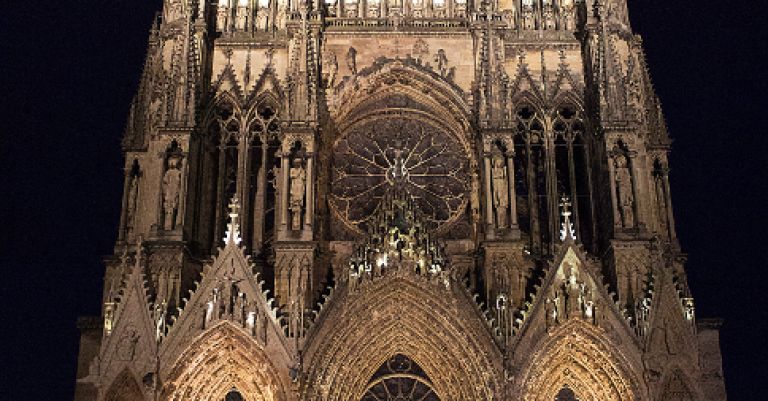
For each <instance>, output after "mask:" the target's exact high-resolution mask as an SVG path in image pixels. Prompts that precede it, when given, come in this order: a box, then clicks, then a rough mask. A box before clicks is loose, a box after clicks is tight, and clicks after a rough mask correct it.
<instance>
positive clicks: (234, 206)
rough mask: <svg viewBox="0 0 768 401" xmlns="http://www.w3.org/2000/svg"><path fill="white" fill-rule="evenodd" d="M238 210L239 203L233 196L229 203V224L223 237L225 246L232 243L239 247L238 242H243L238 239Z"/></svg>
mask: <svg viewBox="0 0 768 401" xmlns="http://www.w3.org/2000/svg"><path fill="white" fill-rule="evenodd" d="M239 210H240V201H239V200H238V199H237V195H235V196H233V197H232V201H231V202H230V203H229V223H227V232H226V234H225V236H224V243H225V244H229V243H230V242H234V243H235V245H240V241H242V240H243V239H242V238H240V223H239V219H238V218H239V216H240V214H239Z"/></svg>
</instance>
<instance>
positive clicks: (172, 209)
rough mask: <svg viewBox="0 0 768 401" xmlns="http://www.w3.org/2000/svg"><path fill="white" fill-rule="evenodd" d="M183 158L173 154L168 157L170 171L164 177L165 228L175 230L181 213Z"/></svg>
mask: <svg viewBox="0 0 768 401" xmlns="http://www.w3.org/2000/svg"><path fill="white" fill-rule="evenodd" d="M180 161H181V156H179V155H177V154H172V155H170V156H169V157H168V170H166V172H165V175H163V213H164V217H165V218H164V220H163V228H165V229H166V230H173V229H174V228H175V227H176V219H177V218H178V215H177V214H178V211H179V195H180V191H181V170H180V166H179V162H180Z"/></svg>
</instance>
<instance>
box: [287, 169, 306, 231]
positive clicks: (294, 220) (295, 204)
mask: <svg viewBox="0 0 768 401" xmlns="http://www.w3.org/2000/svg"><path fill="white" fill-rule="evenodd" d="M290 177H291V188H290V192H289V195H290V209H291V229H293V230H299V229H301V210H302V208H303V207H304V191H305V188H306V181H307V172H306V170H304V167H303V166H302V165H301V159H300V158H296V159H294V161H293V166H292V167H291V170H290Z"/></svg>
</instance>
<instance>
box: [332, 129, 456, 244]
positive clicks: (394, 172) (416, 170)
mask: <svg viewBox="0 0 768 401" xmlns="http://www.w3.org/2000/svg"><path fill="white" fill-rule="evenodd" d="M333 157H334V169H333V176H332V187H333V189H332V199H331V205H332V207H333V208H334V209H335V211H336V212H337V213H338V215H339V216H340V217H341V218H342V220H343V221H344V222H345V223H346V224H347V225H348V226H349V227H350V228H352V229H353V230H356V231H358V232H364V231H365V230H367V222H368V220H369V219H370V218H371V216H372V215H373V214H374V212H375V211H376V209H377V208H378V207H379V205H380V203H381V200H382V199H383V198H384V195H385V194H386V193H387V192H390V191H391V190H392V189H393V188H398V189H399V190H402V191H404V192H407V193H408V194H410V196H411V197H412V198H413V199H414V201H415V202H416V204H417V207H418V208H419V210H420V211H421V213H422V215H423V216H424V219H425V225H426V226H427V227H429V228H431V229H436V228H444V227H447V226H448V225H449V224H447V223H451V222H453V221H455V219H457V218H458V217H459V215H460V214H461V212H462V211H463V210H464V209H465V206H466V202H467V191H468V187H469V179H468V174H467V170H468V156H467V154H466V151H465V150H464V149H463V147H462V146H461V145H460V144H459V143H458V142H457V141H456V140H455V139H454V138H453V137H452V136H451V135H450V134H448V133H446V132H445V131H444V130H441V129H440V128H438V127H435V126H433V125H431V124H429V123H427V122H425V121H421V120H415V119H409V118H403V117H391V118H387V119H380V120H373V121H368V122H366V123H363V124H358V125H357V127H355V128H353V129H351V130H350V132H349V133H348V134H347V135H345V136H343V137H342V138H340V139H339V140H337V141H336V143H335V144H334V154H333Z"/></svg>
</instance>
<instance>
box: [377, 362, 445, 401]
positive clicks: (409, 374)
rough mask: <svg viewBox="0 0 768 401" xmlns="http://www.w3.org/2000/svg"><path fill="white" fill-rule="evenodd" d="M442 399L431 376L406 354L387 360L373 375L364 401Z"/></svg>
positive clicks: (431, 400) (435, 400) (428, 400)
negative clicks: (430, 378)
mask: <svg viewBox="0 0 768 401" xmlns="http://www.w3.org/2000/svg"><path fill="white" fill-rule="evenodd" d="M410 400H418V401H440V398H439V397H438V396H437V394H436V393H435V391H434V390H433V389H432V384H431V382H430V381H429V378H428V377H427V375H426V374H425V373H424V371H423V370H422V369H421V367H420V366H419V365H417V364H416V362H414V361H412V360H411V359H410V358H408V357H407V356H405V355H395V356H394V357H392V358H390V359H389V360H387V362H385V363H384V365H382V366H381V367H380V368H379V370H377V371H376V373H375V374H374V375H373V378H372V379H371V382H370V383H369V384H368V388H367V389H366V391H365V394H364V395H363V398H362V401H410Z"/></svg>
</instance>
